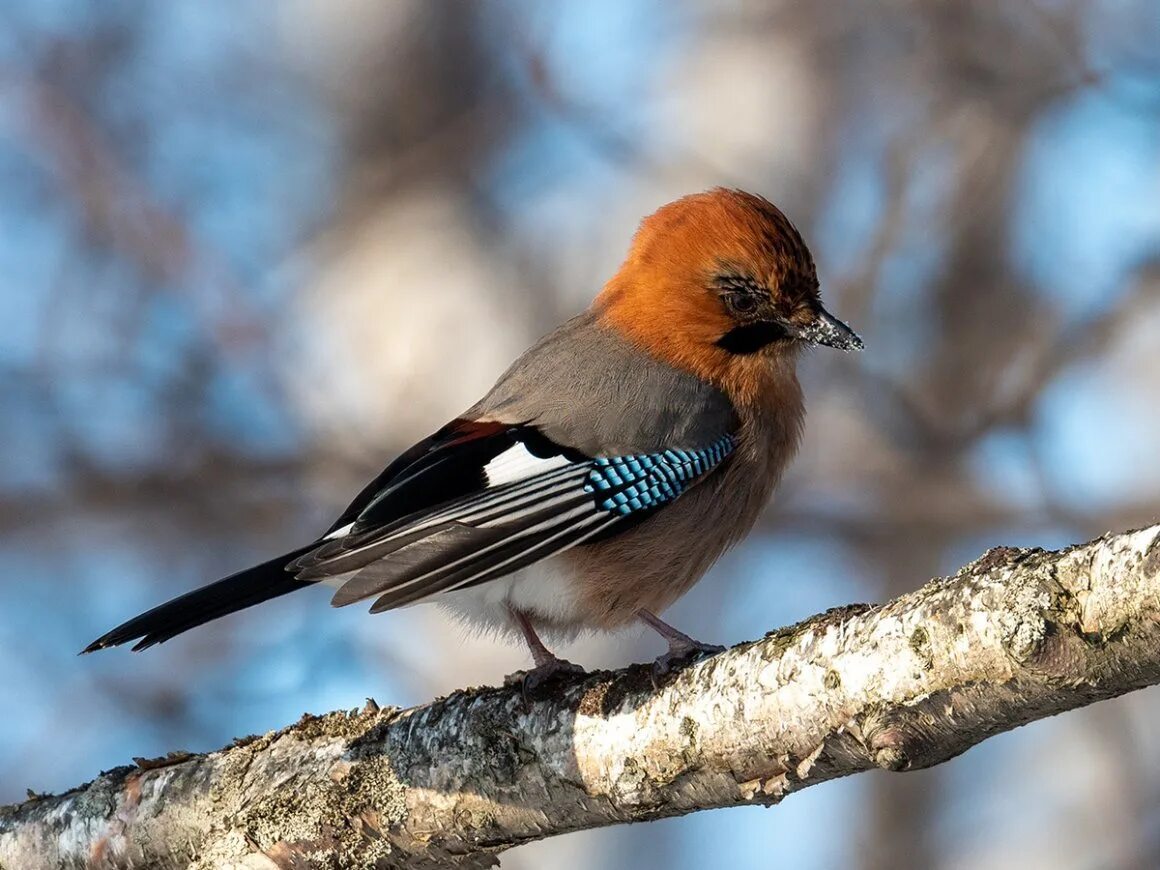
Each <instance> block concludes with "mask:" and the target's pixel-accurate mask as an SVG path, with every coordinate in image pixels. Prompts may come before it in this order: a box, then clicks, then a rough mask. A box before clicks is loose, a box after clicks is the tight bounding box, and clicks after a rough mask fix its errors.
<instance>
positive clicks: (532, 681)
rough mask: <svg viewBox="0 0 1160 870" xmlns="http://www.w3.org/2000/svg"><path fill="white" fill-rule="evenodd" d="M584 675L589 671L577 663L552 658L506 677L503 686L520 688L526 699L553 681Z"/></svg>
mask: <svg viewBox="0 0 1160 870" xmlns="http://www.w3.org/2000/svg"><path fill="white" fill-rule="evenodd" d="M584 673H587V671H585V670H584V668H582V667H580V665H578V664H576V663H575V662H570V661H568V660H566V659H561V658H556V657H555V656H552V658H550V659H547V660H545V661H542V662H540V663H539V664H537V665H536V666H535V667H534V668H531V669H530V670H527V671H516V672H515V673H514V674H508V675H507V676H506V677H504V680H503V684H504V685H505V686H519V687H520V688H521V689H522V690H523V693H524V695H525V697H526V696H527V695H528V694H529V693H530V692H534V691H535V690H536V689H538V688H539V687H541V686H543V685H545V684H547V683H550V682H552V681H553V680H557V679H560V678H562V677H566V676H571V675H576V674H584Z"/></svg>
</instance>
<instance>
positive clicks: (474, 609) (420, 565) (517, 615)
mask: <svg viewBox="0 0 1160 870" xmlns="http://www.w3.org/2000/svg"><path fill="white" fill-rule="evenodd" d="M809 345H826V346H829V347H833V348H838V349H840V350H851V349H861V347H862V341H861V339H859V338H858V336H857V335H856V334H855V333H854V332H853V331H852V330H851V329H850V328H849V327H848V326H846V325H845V324H844V323H842V322H841V321H839V320H838V319H837V318H835V317H833V316H832V315H831V314H830V313H829V312H827V311H826V310H825V309H824V308H823V307H822V304H821V300H820V298H819V295H818V279H817V274H816V272H815V269H814V263H813V259H812V257H811V256H810V252H809V250H808V249H807V248H806V245H805V243H804V242H803V241H802V238H801V236H800V235H799V234H798V231H797V230H796V229H795V228H794V227H793V225H792V224H791V223H790V222H789V220H788V219H787V218H786V217H785V215H783V214H782V213H781V211H779V210H778V209H777V208H776V207H775V206H774V205H772V204H771V203H770V202H768V201H767V200H765V199H763V198H762V197H760V196H755V195H753V194H750V193H745V192H742V191H739V190H726V189H720V188H719V189H714V190H710V191H707V192H705V193H699V194H694V195H692V196H686V197H684V198H682V199H679V200H677V201H675V202H672V203H670V204H668V205H666V206H664V207H662V208H661V209H659V210H658V211H657V212H655V213H654V214H652V215H651V216H649V217H647V218H646V219H645V220H644V221H643V222H642V223H641V226H640V229H639V230H638V231H637V233H636V235H635V237H634V238H633V241H632V246H631V248H630V250H629V252H628V257H627V259H626V260H625V261H624V264H623V265H622V266H621V267H620V270H619V271H618V272H617V273H616V275H615V276H613V278H612V280H610V281H609V282H608V283H607V284H606V285H605V286H604V289H603V290H602V291H601V293H600V294H599V295H598V296H597V297H596V300H595V301H594V302H593V303H592V305H591V307H590V308H589V309H588V310H587V311H586V312H584V313H583V314H581V315H579V316H577V317H574V318H573V319H571V320H569V321H568V322H566V323H564V324H563V325H562V326H560V327H559V328H557V329H556V330H555V331H554V332H552V333H550V334H549V335H547V336H545V337H544V338H542V339H540V341H539V342H537V343H536V344H535V345H534V346H533V347H532V348H531V349H530V350H528V351H527V352H526V353H524V355H523V356H521V357H520V358H519V359H518V360H517V361H516V362H515V363H514V364H513V365H512V366H511V368H510V369H508V371H507V372H506V373H504V375H503V376H502V377H501V378H500V379H499V381H498V382H497V383H496V385H495V386H494V387H493V388H492V389H491V392H489V393H488V394H487V395H486V396H484V397H483V399H481V400H480V401H479V402H478V403H477V404H476V405H474V406H473V407H472V408H470V409H469V410H467V411H466V412H465V413H463V414H462V415H461V416H460V417H458V418H456V419H455V420H452V421H451V422H450V423H448V424H447V425H446V426H444V427H443V428H442V429H440V430H439V431H438V432H436V433H435V434H434V435H432V436H431V437H429V438H427V439H426V440H424V441H421V442H419V443H418V444H416V445H415V446H414V447H412V448H411V449H409V450H407V451H406V452H405V453H403V454H402V455H401V456H399V457H398V458H397V459H396V460H395V461H394V462H392V463H391V464H390V465H388V466H387V468H386V470H385V471H383V472H382V474H380V475H379V476H378V477H376V478H375V479H374V480H373V481H371V483H370V484H369V485H367V487H366V488H365V489H363V491H362V492H361V493H359V495H358V496H357V497H356V498H355V500H354V501H353V502H351V504H350V506H349V507H348V508H347V509H346V510H345V511H343V513H342V515H341V516H340V517H339V518H338V519H337V520H335V522H334V524H333V525H332V526H331V527H330V529H329V530H328V531H327V532H326V534H324V535H322V536H321V537H320V538H319V539H318V540H315V541H312V542H311V543H309V544H306V545H305V546H303V547H300V548H299V549H297V550H295V551H293V552H291V553H287V554H286V555H283V556H279V557H278V558H276V559H271V560H270V561H269V562H265V563H263V564H261V565H258V566H256V567H254V568H250V569H248V570H245V571H242V572H240V573H238V574H234V575H232V576H230V577H226V578H225V579H224V580H219V581H217V582H216V583H211V584H210V585H208V586H205V587H203V588H201V589H197V590H195V591H193V592H189V593H187V594H185V595H182V596H181V597H179V598H175V599H174V600H172V601H169V602H168V603H166V604H162V605H160V606H159V607H156V608H154V609H153V610H150V611H148V612H147V613H143V614H141V615H140V616H137V617H135V618H133V619H131V620H129V621H128V622H126V623H125V624H124V625H121V626H119V627H117V628H115V629H113V630H112V631H110V632H109V633H108V634H106V635H104V636H103V637H101V638H99V639H97V640H95V641H94V642H93V643H92V644H90V645H89V646H88V648H87V649H86V650H85V652H91V651H93V650H98V649H103V648H105V647H111V646H116V645H118V644H123V643H127V642H129V641H133V640H136V641H137V644H136V646H135V647H134V649H138V650H139V649H144V648H145V647H149V646H152V645H153V644H156V643H160V642H162V641H165V640H168V639H169V638H171V637H173V636H174V635H177V634H180V633H181V632H184V631H187V630H188V629H191V628H193V627H195V626H198V625H201V624H202V623H205V622H208V621H210V620H212V619H217V618H218V617H219V616H225V615H226V614H228V613H233V612H234V611H237V610H241V609H243V608H245V607H249V606H251V605H253V604H258V603H259V602H262V601H266V600H268V599H271V598H275V597H277V596H279V595H284V594H286V593H287V592H293V591H295V590H297V589H304V588H306V587H308V586H313V585H315V584H316V583H319V582H325V583H327V584H330V585H333V586H336V587H337V591H336V592H335V593H334V598H333V600H332V602H331V603H332V604H334V605H335V606H342V605H346V604H352V603H354V602H357V601H364V600H370V601H373V604H372V606H371V612H372V613H378V612H380V611H383V610H391V609H393V608H396V607H402V606H403V605H406V604H412V603H415V602H419V601H434V602H438V603H440V604H443V605H445V606H447V607H448V608H450V609H451V610H452V611H453V612H455V613H456V614H458V615H459V616H461V617H462V618H463V619H464V620H466V621H467V622H469V623H470V624H473V625H477V626H482V627H486V628H493V629H498V630H500V631H503V632H508V633H511V634H513V635H522V637H523V639H524V640H525V641H526V642H527V645H528V647H529V648H530V650H531V654H532V658H533V660H534V662H535V668H534V669H533V670H532V671H530V672H528V675H527V676H528V678H530V679H534V680H537V681H538V680H542V679H544V678H546V677H547V676H549V675H551V674H552V673H555V672H558V671H560V670H562V669H565V670H571V669H575V668H576V666H575V665H572V664H570V663H568V662H565V661H563V660H562V659H559V658H557V657H556V656H555V655H553V654H552V653H551V652H550V651H549V650H548V648H547V647H546V646H545V645H544V643H543V642H542V641H541V639H540V634H542V633H543V634H547V635H548V636H552V637H561V636H563V637H568V636H573V635H575V634H577V633H578V632H581V631H584V630H589V629H598V630H609V629H616V628H619V627H621V626H626V625H628V624H630V623H632V622H634V621H638V620H639V621H641V622H644V623H645V624H647V625H648V626H650V627H651V628H653V629H655V630H656V631H657V632H659V633H660V634H661V635H662V636H663V637H664V638H665V639H666V640H667V641H668V644H669V652H668V653H667V654H666V655H665V656H662V657H661V658H660V659H658V663H659V665H660V666H661V667H665V666H667V665H668V664H669V663H671V662H672V661H674V660H675V659H677V658H680V657H684V656H687V655H690V654H692V653H694V652H696V651H700V650H711V649H718V648H713V647H707V646H705V645H703V644H699V643H697V642H696V641H694V640H693V639H692V638H690V637H688V636H687V635H685V634H683V633H681V632H680V631H678V630H676V629H675V628H673V627H671V626H669V625H667V624H666V623H664V622H662V621H661V620H660V618H659V617H658V616H657V613H659V612H660V611H662V610H664V609H665V608H666V607H668V606H669V605H670V604H672V603H673V602H674V601H675V600H676V599H677V598H679V597H680V596H681V595H682V594H684V593H685V592H686V591H688V589H689V588H690V587H692V585H693V584H694V583H696V582H697V581H698V580H699V579H700V578H701V576H702V575H703V574H704V573H705V571H706V570H707V569H708V568H709V566H710V565H712V564H713V562H714V561H715V560H716V559H717V558H718V557H719V556H720V555H721V554H722V553H723V552H724V551H725V550H726V549H727V548H728V547H729V546H730V545H732V544H733V543H735V542H736V541H737V540H739V539H740V538H741V537H743V536H744V535H745V534H746V533H748V532H749V530H750V528H751V527H752V526H753V524H754V522H755V521H756V519H757V516H758V514H759V512H760V511H761V509H762V507H763V506H764V504H765V503H766V501H767V500H768V499H769V497H770V494H771V493H772V491H773V488H774V486H775V484H776V483H777V481H778V479H779V478H780V476H781V474H782V471H783V470H784V469H785V467H786V464H787V463H788V462H789V460H790V458H791V457H792V456H793V454H794V452H795V450H796V449H797V445H798V441H799V438H800V436H801V431H802V422H803V415H804V407H803V403H802V393H801V388H800V387H799V385H798V380H797V376H796V374H795V365H796V362H797V358H798V355H799V352H800V351H801V349H802V348H804V347H807V346H809Z"/></svg>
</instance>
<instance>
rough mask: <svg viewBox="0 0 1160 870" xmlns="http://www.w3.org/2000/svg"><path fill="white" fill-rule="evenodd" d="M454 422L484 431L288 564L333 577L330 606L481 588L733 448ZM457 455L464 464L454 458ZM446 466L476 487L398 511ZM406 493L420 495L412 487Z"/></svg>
mask: <svg viewBox="0 0 1160 870" xmlns="http://www.w3.org/2000/svg"><path fill="white" fill-rule="evenodd" d="M459 425H460V426H461V427H468V426H471V425H477V426H481V427H487V431H485V432H482V431H481V432H474V433H472V435H473V437H470V438H467V437H462V438H461V439H460V440H459V441H458V442H457V444H456V445H452V446H451V447H446V446H445V447H442V448H440V449H439V450H436V451H433V452H432V453H431V454H429V455H428V456H426V457H424V459H423V460H420V462H418V463H416V465H417V466H419V467H416V468H413V469H404V470H403V471H402V472H401V473H400V474H399V475H398V478H397V479H396V481H395V482H394V483H393V484H392V485H391V486H388V487H387V488H385V489H384V490H383V491H382V492H381V493H380V494H378V495H377V496H376V497H375V498H373V499H372V500H371V501H370V502H369V504H367V506H366V507H365V508H364V509H363V510H362V511H361V512H360V513H359V514H358V516H357V517H355V518H354V519H353V520H351V521H350V522H349V523H347V524H346V525H344V526H340V527H338V528H336V529H334V530H333V531H332V532H331V533H330V534H329V535H328V536H327V539H325V540H324V541H323V542H322V543H321V544H320V546H318V547H317V548H315V549H313V550H311V551H310V552H308V553H306V554H304V555H302V556H300V557H299V558H298V559H296V560H295V561H294V562H292V563H291V565H290V566H289V569H288V570H290V571H291V572H292V573H293V575H294V577H295V579H297V580H298V581H301V582H307V581H317V580H324V579H330V578H335V579H338V580H341V581H342V585H341V586H340V587H339V589H338V592H337V593H336V594H335V596H334V599H333V602H332V603H333V604H335V605H345V604H351V603H353V602H356V601H361V600H364V599H367V598H371V597H375V598H376V600H375V602H374V605H373V606H372V608H371V610H372V612H379V611H382V610H388V609H391V608H394V607H400V606H402V605H405V604H410V603H413V602H416V601H420V600H423V599H426V598H428V597H430V596H432V595H435V594H437V593H440V592H447V591H451V590H455V589H462V588H465V587H468V586H473V585H476V584H478V583H484V582H486V581H488V580H492V579H495V578H497V577H501V576H503V575H505V574H509V573H511V572H513V571H516V570H518V569H520V568H523V567H525V566H527V565H530V564H532V563H534V562H537V561H539V560H541V559H544V558H547V557H549V556H551V555H554V554H556V553H559V552H561V551H563V550H565V549H567V548H569V547H573V546H576V545H577V544H580V543H583V542H585V541H588V540H590V539H592V538H594V537H596V536H598V535H607V534H612V533H617V532H619V531H622V530H624V529H626V528H628V527H631V526H632V525H635V523H636V522H637V521H639V520H641V519H643V518H645V517H646V516H648V515H649V514H650V513H652V512H653V511H656V510H659V509H661V508H663V507H664V505H665V504H667V503H668V502H670V501H672V500H673V499H675V498H677V497H678V496H679V495H680V494H681V492H682V491H683V490H684V489H685V488H686V487H687V486H688V485H689V484H690V483H692V482H694V481H695V480H696V479H697V478H699V477H701V476H702V475H704V474H706V473H708V472H709V471H711V470H712V469H713V468H714V467H715V466H717V465H718V464H720V463H721V462H723V461H724V460H725V459H726V458H727V457H728V455H729V453H730V452H731V451H732V449H733V446H734V439H733V437H732V436H730V435H724V436H722V437H720V438H718V439H717V440H716V441H715V442H713V443H710V444H707V445H703V446H698V447H694V448H691V449H689V448H686V449H669V450H664V451H661V452H658V453H648V454H640V455H629V456H616V457H589V456H584V455H583V454H580V453H578V452H576V451H574V450H569V449H567V448H564V447H560V446H558V445H555V444H553V443H552V442H550V441H549V440H548V439H547V438H546V437H545V436H544V435H543V434H542V433H540V432H539V431H538V430H537V429H535V427H531V426H527V425H515V426H505V427H502V428H497V426H496V424H494V423H485V424H466V423H464V422H462V421H460V423H459ZM464 452H469V453H470V454H471V457H470V459H469V460H467V459H464V458H463V456H462V455H459V454H462V453H464ZM440 453H441V454H443V455H442V456H439V455H438V454H440ZM448 468H453V469H455V470H456V475H457V479H458V480H460V481H462V479H463V477H464V476H467V477H468V478H469V479H470V480H472V481H474V488H472V489H470V490H469V491H466V492H459V493H458V494H455V495H453V496H451V497H449V498H445V499H443V500H442V501H441V502H439V503H437V504H425V505H423V506H422V507H420V508H418V509H416V510H413V511H410V512H406V513H400V511H399V507H400V506H401V505H404V504H408V503H412V504H415V503H417V502H419V501H427V502H430V500H431V496H432V491H431V489H430V485H432V484H434V483H436V482H438V481H439V480H440V479H441V478H440V476H439V475H440V473H441V470H442V473H446V470H447V469H448ZM414 488H419V489H420V490H421V491H422V495H421V496H418V495H416V494H415V493H413V492H410V490H412V489H414ZM460 488H462V487H460ZM446 491H447V490H446V489H445V493H446Z"/></svg>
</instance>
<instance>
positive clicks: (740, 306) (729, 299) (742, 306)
mask: <svg viewBox="0 0 1160 870" xmlns="http://www.w3.org/2000/svg"><path fill="white" fill-rule="evenodd" d="M725 304H726V305H728V306H729V309H730V310H731V311H733V313H735V314H752V313H753V312H754V311H756V310H757V299H756V298H755V297H753V296H751V295H749V294H748V293H730V294H729V295H728V296H726V297H725Z"/></svg>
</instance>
